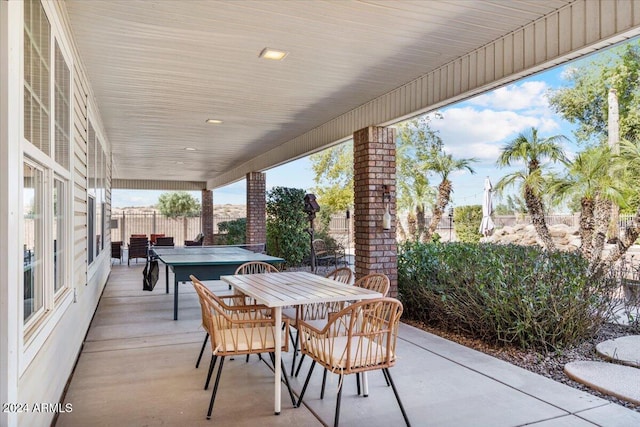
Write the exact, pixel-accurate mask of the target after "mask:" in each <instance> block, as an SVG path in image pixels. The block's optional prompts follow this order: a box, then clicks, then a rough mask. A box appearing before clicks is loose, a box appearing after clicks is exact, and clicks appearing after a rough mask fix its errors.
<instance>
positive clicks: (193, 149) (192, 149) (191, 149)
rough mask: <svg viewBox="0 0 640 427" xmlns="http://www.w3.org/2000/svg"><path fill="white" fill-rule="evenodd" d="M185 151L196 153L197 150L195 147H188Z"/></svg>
mask: <svg viewBox="0 0 640 427" xmlns="http://www.w3.org/2000/svg"><path fill="white" fill-rule="evenodd" d="M185 150H187V151H196V149H195V148H193V147H187V148H185Z"/></svg>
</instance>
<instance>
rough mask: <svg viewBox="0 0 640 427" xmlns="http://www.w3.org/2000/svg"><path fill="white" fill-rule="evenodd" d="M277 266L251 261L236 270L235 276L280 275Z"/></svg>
mask: <svg viewBox="0 0 640 427" xmlns="http://www.w3.org/2000/svg"><path fill="white" fill-rule="evenodd" d="M279 272H280V270H278V269H277V268H276V267H275V266H273V265H271V264H269V263H268V262H262V261H250V262H245V263H244V264H242V265H241V266H240V267H238V268H237V269H236V272H235V274H260V273H279Z"/></svg>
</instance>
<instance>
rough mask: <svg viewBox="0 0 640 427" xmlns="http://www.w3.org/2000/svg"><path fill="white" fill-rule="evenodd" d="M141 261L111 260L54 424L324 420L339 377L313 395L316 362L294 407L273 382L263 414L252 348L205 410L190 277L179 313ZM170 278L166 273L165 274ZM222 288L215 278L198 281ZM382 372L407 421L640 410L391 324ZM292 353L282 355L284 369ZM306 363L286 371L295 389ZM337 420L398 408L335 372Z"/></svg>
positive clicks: (625, 421) (372, 381)
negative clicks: (146, 284) (391, 356)
mask: <svg viewBox="0 0 640 427" xmlns="http://www.w3.org/2000/svg"><path fill="white" fill-rule="evenodd" d="M142 268H143V265H142V264H138V265H132V266H130V267H127V266H126V265H123V266H119V265H115V266H114V268H113V270H112V273H111V276H110V278H109V282H108V283H107V286H106V288H105V291H104V294H103V296H102V299H101V301H100V305H99V307H98V310H97V312H96V314H95V317H94V319H93V322H92V324H91V328H90V330H89V333H88V334H87V337H86V342H85V345H84V348H83V350H82V353H81V355H80V358H79V360H78V364H77V366H76V369H75V372H74V374H73V376H72V378H71V381H70V383H69V386H68V390H67V392H66V396H65V397H64V400H63V403H71V404H72V405H73V411H72V412H68V413H62V414H60V416H59V418H58V419H57V422H56V424H55V425H56V426H58V427H85V426H182V427H187V426H189V427H190V426H321V425H332V424H333V414H334V409H335V397H336V391H337V390H336V387H337V375H331V374H330V375H329V376H328V380H327V391H326V393H325V398H324V399H323V400H320V398H319V394H320V382H321V379H322V370H321V369H320V368H316V370H315V372H314V374H313V377H312V382H311V383H310V385H309V389H308V390H307V394H306V395H305V402H304V403H305V405H304V406H302V407H300V408H293V407H292V404H291V399H290V398H289V396H288V393H287V392H286V388H285V387H284V384H283V392H282V413H281V415H279V416H275V415H273V373H272V371H271V370H270V368H269V367H268V366H267V365H266V364H265V363H264V362H261V361H259V360H258V357H257V356H252V357H251V359H250V361H249V363H245V360H244V357H242V358H236V359H235V360H229V361H226V362H225V365H224V370H223V372H222V378H221V381H220V387H219V390H218V396H217V399H216V403H215V407H214V412H213V417H212V419H211V420H209V421H208V420H206V417H205V415H206V410H207V406H208V403H209V398H210V396H211V394H210V390H211V388H210V389H209V390H208V391H205V390H203V386H204V381H205V378H206V374H207V366H208V362H209V359H210V354H211V353H210V350H209V348H210V347H207V352H205V357H203V362H202V364H201V365H200V368H199V369H195V360H196V358H197V355H198V352H199V350H200V346H201V344H202V340H203V338H204V332H203V331H202V330H201V328H200V307H199V304H198V300H197V296H196V294H195V291H194V290H193V288H192V286H191V285H190V284H188V285H187V284H184V285H181V286H182V287H181V289H180V311H179V320H178V321H174V320H173V312H172V310H173V295H172V294H166V293H165V284H164V271H163V268H161V273H162V274H161V275H160V280H159V282H158V284H157V286H156V288H155V290H154V291H153V292H144V291H142ZM170 280H171V281H172V280H173V279H172V277H171V276H170ZM207 285H208V286H210V287H211V288H212V289H214V290H216V291H218V290H219V291H221V292H224V291H225V289H226V285H224V284H222V283H221V282H207ZM397 351H398V363H397V365H396V366H395V367H394V368H392V369H391V370H390V371H391V374H392V376H393V379H394V381H395V383H396V386H397V388H398V391H399V394H400V397H401V399H402V402H403V404H404V406H405V409H406V411H407V413H408V416H409V419H410V420H411V423H412V425H413V426H474V427H479V426H491V427H500V426H521V425H535V426H540V427H542V426H544V427H547V426H566V427H579V426H594V425H598V426H621V427H622V426H625V427H626V426H634V425H640V413H638V412H635V411H632V410H629V409H626V408H624V407H622V406H619V405H616V404H613V403H610V402H609V401H606V400H603V399H600V398H597V397H595V396H592V395H590V394H588V393H584V392H581V391H579V390H576V389H573V388H571V387H568V386H565V385H563V384H560V383H557V382H555V381H552V380H550V379H547V378H545V377H542V376H539V375H536V374H533V373H531V372H529V371H526V370H524V369H521V368H519V367H516V366H513V365H511V364H508V363H506V362H503V361H501V360H498V359H496V358H493V357H491V356H488V355H485V354H483V353H480V352H477V351H474V350H471V349H468V348H466V347H463V346H461V345H458V344H456V343H453V342H450V341H447V340H444V339H442V338H440V337H437V336H434V335H431V334H428V333H426V332H423V331H421V330H419V329H416V328H413V327H411V326H408V325H404V324H403V325H401V327H400V338H399V342H398V349H397ZM291 356H292V353H291V352H289V353H288V354H284V355H283V359H284V361H285V366H287V371H289V368H290V366H291ZM308 366H309V362H308V361H306V362H305V365H304V366H303V368H302V370H301V372H300V376H299V377H298V378H292V379H291V384H292V387H293V388H294V392H295V393H296V394H298V393H299V392H300V389H301V388H302V384H303V382H304V377H305V376H306V373H307V369H308ZM344 387H345V388H344V391H343V395H342V410H341V418H340V421H341V425H343V426H370V427H375V426H401V425H403V424H404V423H403V419H402V415H401V413H400V410H399V408H398V405H397V403H396V400H395V398H394V395H393V392H392V390H391V388H390V387H387V386H386V385H385V383H384V377H383V375H382V373H378V372H372V373H370V374H369V397H367V398H363V397H360V396H357V394H356V384H355V378H354V376H348V377H346V378H345V384H344Z"/></svg>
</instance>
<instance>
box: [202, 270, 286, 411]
mask: <svg viewBox="0 0 640 427" xmlns="http://www.w3.org/2000/svg"><path fill="white" fill-rule="evenodd" d="M191 280H192V283H193V286H194V287H195V288H196V291H197V292H198V297H199V298H200V301H201V304H202V305H203V306H204V307H205V308H204V309H203V310H202V312H203V315H204V316H205V319H204V321H205V323H206V324H207V326H206V330H208V331H209V335H210V337H211V351H212V365H211V367H210V371H213V367H214V366H215V363H216V360H217V359H218V357H220V363H219V364H218V372H217V374H216V380H215V383H214V385H213V391H212V393H211V401H210V402H209V410H208V411H207V419H211V413H212V412H213V405H214V403H215V399H216V394H217V392H218V385H219V384H220V375H221V374H222V368H223V366H224V360H225V357H227V356H240V355H248V354H253V353H258V354H259V353H269V354H270V355H271V360H272V361H274V360H275V356H274V355H273V353H274V352H275V332H274V328H276V327H278V328H279V327H280V325H276V324H275V319H274V316H273V313H271V316H269V317H264V313H265V310H270V311H272V309H269V308H266V307H265V306H260V305H255V306H241V307H229V306H225V305H223V304H221V300H220V299H219V298H217V297H215V295H213V294H211V293H208V292H207V291H206V290H205V289H206V287H205V286H204V285H203V284H202V283H201V282H200V281H198V279H197V278H195V277H193V276H191ZM284 327H285V330H287V331H288V329H289V322H288V321H287V320H286V319H285V320H284ZM282 350H284V351H288V340H284V343H283V345H282ZM281 363H282V361H281ZM282 373H283V375H284V381H285V384H286V385H287V389H288V390H289V396H290V397H291V402H292V403H293V405H294V407H295V397H294V395H293V392H292V391H291V388H290V387H289V380H288V378H287V375H286V373H285V372H284V369H283V370H282Z"/></svg>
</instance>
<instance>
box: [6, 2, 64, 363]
mask: <svg viewBox="0 0 640 427" xmlns="http://www.w3.org/2000/svg"><path fill="white" fill-rule="evenodd" d="M41 4H42V6H43V8H44V11H45V14H46V16H47V18H48V20H49V24H50V28H51V34H50V43H51V49H50V52H49V54H50V64H51V66H50V87H49V93H50V102H51V108H50V115H49V135H50V136H51V147H50V154H51V156H48V155H46V154H45V153H43V152H42V151H41V150H40V149H39V148H37V147H36V146H34V145H33V144H32V143H31V142H29V141H27V140H26V139H25V138H24V114H23V113H21V114H20V139H21V156H20V157H21V158H20V163H21V165H22V164H23V163H24V162H25V161H26V159H25V155H28V156H29V157H30V158H31V159H33V161H34V162H35V164H37V166H38V167H41V168H43V170H44V181H45V185H44V197H45V200H47V201H48V203H45V206H44V212H43V216H44V218H45V223H44V225H43V228H44V230H45V231H44V233H43V234H44V235H45V236H44V243H45V244H48V243H49V242H50V243H52V244H53V238H52V236H51V235H50V234H51V231H52V230H53V197H52V194H53V193H52V191H53V182H54V181H53V179H54V176H55V175H58V177H59V178H60V179H62V180H63V181H64V182H65V183H66V192H65V193H66V194H65V207H66V218H65V220H66V224H65V225H66V227H67V230H69V229H70V227H73V191H72V190H73V185H72V183H73V182H74V179H73V177H74V172H73V171H74V157H73V152H74V141H75V126H74V122H73V117H74V116H73V99H74V96H75V94H74V83H73V82H74V79H75V75H74V62H73V57H72V55H70V53H69V52H70V51H69V48H68V43H67V42H66V39H65V38H64V35H63V31H61V28H60V23H59V21H58V19H57V14H56V13H53V11H52V9H51V7H52V5H51V4H49V2H41ZM21 7H23V6H21ZM20 16H21V17H22V19H21V25H22V26H24V15H23V13H20ZM23 37H24V31H21V35H20V46H24V41H23ZM56 43H57V44H58V47H59V48H60V52H61V53H62V56H63V58H64V60H65V62H66V65H67V67H68V68H69V81H70V88H69V90H70V94H69V99H70V101H71V102H70V103H69V110H70V111H69V120H70V121H71V123H70V126H69V138H70V140H69V144H70V145H69V170H67V169H65V168H64V167H63V166H61V165H59V164H58V163H57V162H56V161H55V147H54V144H55V124H54V119H55V44H56ZM20 64H21V65H20V78H21V80H20V81H21V82H24V51H23V50H21V51H20ZM22 91H24V84H22V85H21V93H22ZM20 107H21V108H20V111H24V104H23V96H20ZM30 163H33V162H30ZM21 170H23V169H22V166H21ZM20 182H21V185H24V184H23V183H24V177H23V176H22V173H21V177H20ZM19 209H20V210H19V212H23V209H24V206H23V201H22V197H21V198H20V206H19ZM20 224H21V225H20V230H19V235H20V236H21V238H22V236H24V221H22V220H21V221H20ZM65 239H66V242H65V243H66V244H67V248H69V251H68V253H67V255H66V259H65V265H66V271H65V275H66V277H65V286H64V287H63V288H61V289H60V290H59V291H58V292H57V293H56V292H54V289H53V286H54V285H53V277H45V279H44V283H43V286H44V290H43V291H44V292H43V299H44V305H43V308H44V312H43V313H40V314H38V315H37V316H35V317H34V318H33V319H32V320H30V321H29V322H26V323H25V322H24V320H23V319H24V303H23V299H24V289H23V288H24V287H23V286H22V287H20V289H19V290H18V298H19V301H18V302H19V303H18V304H17V305H18V325H20V327H21V329H20V331H21V332H20V333H19V334H18V336H19V351H20V353H22V355H23V357H20V358H19V363H18V370H19V375H22V374H23V373H24V372H25V370H26V369H27V367H28V366H29V364H30V363H31V362H32V361H33V359H34V358H35V357H36V355H37V354H38V352H39V351H40V348H41V347H42V346H43V345H44V343H45V342H46V340H47V339H48V338H49V336H50V335H51V333H52V332H53V330H54V328H55V326H56V325H57V324H58V322H59V321H60V320H61V319H62V317H63V316H64V314H65V312H66V311H67V309H68V308H69V306H70V305H71V304H72V303H73V294H74V292H73V287H74V282H73V258H74V257H73V246H72V243H73V242H72V240H73V239H72V238H71V233H69V232H67V233H66V236H65ZM51 248H53V245H51ZM43 261H44V262H45V266H46V268H48V267H53V253H50V251H46V250H45V251H44V253H43ZM46 276H50V275H46Z"/></svg>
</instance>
